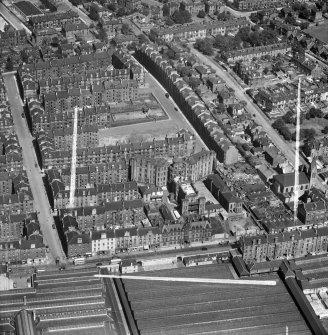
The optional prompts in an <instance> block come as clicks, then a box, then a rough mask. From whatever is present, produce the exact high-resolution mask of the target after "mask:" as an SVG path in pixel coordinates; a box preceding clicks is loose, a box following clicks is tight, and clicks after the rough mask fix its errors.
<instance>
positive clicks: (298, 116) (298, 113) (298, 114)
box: [294, 78, 301, 225]
mask: <svg viewBox="0 0 328 335" xmlns="http://www.w3.org/2000/svg"><path fill="white" fill-rule="evenodd" d="M300 120H301V78H299V80H298V91H297V107H296V143H295V144H296V145H295V180H294V225H296V224H297V207H298V198H299V190H298V187H299V186H298V184H299V165H300V156H299V155H300V152H299V151H300V124H301V122H300Z"/></svg>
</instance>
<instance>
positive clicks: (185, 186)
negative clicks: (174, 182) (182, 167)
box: [180, 183, 196, 195]
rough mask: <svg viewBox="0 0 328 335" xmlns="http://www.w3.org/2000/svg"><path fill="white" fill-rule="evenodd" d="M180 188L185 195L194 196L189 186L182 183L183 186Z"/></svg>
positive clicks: (193, 191) (192, 189)
mask: <svg viewBox="0 0 328 335" xmlns="http://www.w3.org/2000/svg"><path fill="white" fill-rule="evenodd" d="M180 187H181V189H182V191H183V192H184V193H185V194H186V195H192V194H196V192H195V190H194V188H193V187H192V185H191V184H187V183H183V184H180Z"/></svg>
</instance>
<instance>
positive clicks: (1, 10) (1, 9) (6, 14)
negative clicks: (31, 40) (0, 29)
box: [0, 3, 32, 34]
mask: <svg viewBox="0 0 328 335" xmlns="http://www.w3.org/2000/svg"><path fill="white" fill-rule="evenodd" d="M0 14H1V15H2V17H3V18H4V19H5V20H6V21H7V22H9V23H10V24H11V25H12V26H13V27H14V28H15V29H16V30H21V29H25V30H26V32H27V33H28V34H32V32H31V31H30V30H29V29H28V28H27V27H26V26H25V25H24V24H23V23H22V22H21V21H20V20H19V19H18V18H17V17H16V16H15V15H14V14H13V13H12V12H11V11H10V10H9V9H8V8H7V7H6V6H5V5H4V4H2V3H0Z"/></svg>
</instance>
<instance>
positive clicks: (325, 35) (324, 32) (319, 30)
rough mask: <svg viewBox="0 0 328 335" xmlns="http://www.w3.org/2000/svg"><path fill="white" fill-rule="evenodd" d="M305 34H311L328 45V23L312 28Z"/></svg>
mask: <svg viewBox="0 0 328 335" xmlns="http://www.w3.org/2000/svg"><path fill="white" fill-rule="evenodd" d="M305 32H306V33H309V34H310V35H312V36H313V37H315V38H317V39H318V40H320V41H322V42H323V43H328V23H324V24H320V25H319V26H317V27H316V26H314V27H311V28H309V29H307V30H305Z"/></svg>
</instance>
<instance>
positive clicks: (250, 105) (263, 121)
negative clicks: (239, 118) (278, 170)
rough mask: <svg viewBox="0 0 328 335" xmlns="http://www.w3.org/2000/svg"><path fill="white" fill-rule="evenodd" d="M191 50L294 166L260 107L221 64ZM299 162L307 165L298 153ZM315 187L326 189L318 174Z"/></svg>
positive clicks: (287, 147) (291, 155)
mask: <svg viewBox="0 0 328 335" xmlns="http://www.w3.org/2000/svg"><path fill="white" fill-rule="evenodd" d="M190 49H191V52H192V53H193V54H194V55H195V56H197V57H198V58H199V59H200V60H201V61H202V62H203V63H205V64H207V65H209V66H211V67H212V68H213V69H214V70H216V74H217V75H218V76H220V77H221V78H222V79H223V80H224V81H225V82H226V83H227V85H228V86H230V87H232V88H233V89H234V90H235V95H236V97H237V98H238V99H239V100H244V101H246V103H247V105H246V107H245V108H246V110H247V112H248V113H249V114H250V115H253V116H254V115H255V117H254V120H255V122H256V123H257V124H259V125H261V126H262V127H263V129H264V131H265V132H266V133H267V134H268V136H269V138H270V139H271V140H272V142H273V143H274V145H275V146H276V147H277V148H278V149H279V150H280V151H281V152H282V153H283V154H284V155H285V157H286V158H287V159H288V161H289V162H290V163H291V164H292V166H295V149H294V148H293V147H291V145H290V144H289V143H288V142H286V141H285V140H284V139H282V138H281V137H280V135H279V134H278V133H277V132H276V131H275V130H274V129H273V128H272V127H271V125H270V123H269V121H268V120H267V117H266V116H265V115H264V113H263V112H262V111H261V109H260V108H259V107H258V106H257V105H256V104H254V102H253V101H252V100H251V98H250V97H249V96H248V95H247V94H246V93H245V92H244V90H243V88H242V87H241V86H240V85H239V84H238V83H237V82H236V80H235V79H234V78H233V77H232V76H231V75H230V74H229V72H228V71H224V70H223V69H222V68H221V66H220V65H219V64H218V63H217V62H215V61H213V60H212V59H211V58H209V57H207V56H205V55H203V54H202V53H200V52H199V51H198V50H195V49H194V48H193V47H191V48H190ZM300 164H304V165H305V166H307V167H308V165H309V164H308V162H307V161H305V160H304V158H303V157H302V156H301V155H300ZM316 187H317V188H318V189H320V190H321V191H322V192H325V191H326V190H327V185H323V184H322V182H321V179H320V177H319V176H317V179H316Z"/></svg>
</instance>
